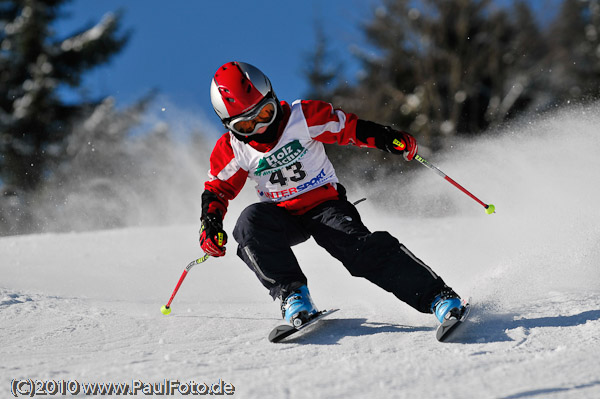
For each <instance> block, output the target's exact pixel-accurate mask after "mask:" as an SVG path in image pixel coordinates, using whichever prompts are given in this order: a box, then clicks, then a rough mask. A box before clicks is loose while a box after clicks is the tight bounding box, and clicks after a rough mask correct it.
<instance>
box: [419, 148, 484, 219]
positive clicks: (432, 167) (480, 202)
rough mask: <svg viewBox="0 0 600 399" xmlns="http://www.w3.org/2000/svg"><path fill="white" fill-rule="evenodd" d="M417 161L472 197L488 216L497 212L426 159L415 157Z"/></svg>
mask: <svg viewBox="0 0 600 399" xmlns="http://www.w3.org/2000/svg"><path fill="white" fill-rule="evenodd" d="M415 159H416V160H417V161H419V162H420V163H421V165H423V166H425V167H427V168H429V169H431V170H432V171H434V172H435V173H436V174H438V175H439V176H441V177H443V178H444V179H445V180H446V181H448V182H449V183H450V184H452V185H453V186H454V187H456V188H458V189H459V190H460V191H462V192H463V193H465V194H467V195H468V196H469V197H471V198H472V199H474V200H475V201H476V202H477V203H478V204H479V205H481V206H483V207H484V208H485V213H487V214H488V215H491V214H492V213H495V212H496V207H495V206H494V205H492V204H486V203H485V202H483V201H481V200H480V199H479V198H477V197H476V196H474V195H473V194H471V193H470V192H469V191H468V190H467V189H466V188H464V187H463V186H461V185H460V184H458V183H457V182H455V181H454V180H452V178H450V177H449V176H447V175H446V174H445V173H444V172H442V171H441V170H439V169H438V168H437V167H436V166H435V165H433V164H431V163H429V162H428V161H427V160H426V159H424V158H423V157H422V156H420V155H419V154H416V155H415Z"/></svg>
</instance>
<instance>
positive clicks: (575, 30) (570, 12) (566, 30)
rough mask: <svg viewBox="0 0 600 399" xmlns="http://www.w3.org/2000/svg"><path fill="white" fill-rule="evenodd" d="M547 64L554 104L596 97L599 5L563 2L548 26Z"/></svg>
mask: <svg viewBox="0 0 600 399" xmlns="http://www.w3.org/2000/svg"><path fill="white" fill-rule="evenodd" d="M549 36H550V37H551V38H552V40H549V43H550V50H551V61H550V65H549V66H548V67H547V68H546V70H545V71H544V74H545V75H546V76H547V82H548V85H549V86H550V87H551V88H552V89H553V92H554V93H555V96H553V100H554V102H555V103H556V104H559V103H562V102H566V101H586V100H594V99H597V98H598V97H599V96H600V2H599V1H598V0H564V1H563V2H562V4H561V8H560V14H559V15H558V17H557V18H556V19H555V21H554V22H553V23H552V24H551V29H550V35H549Z"/></svg>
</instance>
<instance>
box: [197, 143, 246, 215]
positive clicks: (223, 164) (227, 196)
mask: <svg viewBox="0 0 600 399" xmlns="http://www.w3.org/2000/svg"><path fill="white" fill-rule="evenodd" d="M230 137H231V136H230V135H229V133H225V134H224V135H223V136H221V138H220V139H219V140H218V141H217V144H216V145H215V148H214V149H213V151H212V154H211V155H210V169H209V171H208V181H206V182H205V183H204V193H202V218H204V216H206V215H207V214H209V213H210V214H217V215H220V216H221V218H223V217H224V216H225V214H226V213H227V207H228V205H229V201H231V200H232V199H234V198H235V197H237V195H238V194H239V193H240V191H241V190H242V188H243V187H244V184H245V183H246V179H247V177H248V171H246V170H244V169H242V168H241V167H240V165H239V164H238V162H237V160H236V159H235V155H234V153H233V149H232V148H231V141H230Z"/></svg>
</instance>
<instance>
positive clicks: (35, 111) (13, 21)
mask: <svg viewBox="0 0 600 399" xmlns="http://www.w3.org/2000/svg"><path fill="white" fill-rule="evenodd" d="M64 3H67V1H65V0H2V1H0V188H1V189H2V190H1V192H0V204H1V205H2V207H1V211H0V233H2V232H3V233H4V234H6V233H19V232H26V231H30V229H31V226H30V224H31V223H33V221H32V218H33V217H32V214H31V208H32V201H33V198H34V195H33V193H34V192H35V190H36V189H37V188H38V187H39V186H40V184H41V183H42V182H43V181H44V180H45V179H47V178H48V176H50V175H51V174H52V173H53V171H54V170H56V168H57V166H58V165H59V164H61V162H63V161H64V159H65V157H66V146H67V142H68V140H67V138H68V137H69V136H70V135H71V134H72V125H73V122H74V120H76V119H81V118H83V117H84V116H85V115H86V114H90V113H91V112H93V109H94V108H95V106H96V105H97V104H99V103H100V102H101V100H97V101H91V102H89V101H86V102H83V101H82V102H81V103H78V104H67V103H65V102H64V101H63V100H62V99H61V98H60V97H59V95H58V89H59V88H60V87H61V86H63V85H68V86H71V87H78V86H79V85H80V83H81V78H82V76H83V74H85V72H87V71H89V70H90V69H92V68H94V67H96V66H99V65H102V64H104V63H106V62H108V61H109V60H110V59H111V58H112V57H113V56H114V55H116V54H117V53H118V52H119V51H121V49H122V48H123V46H124V45H125V44H126V42H127V39H128V34H127V33H125V34H121V33H119V26H120V16H118V15H117V16H116V15H112V14H107V15H106V16H104V18H103V19H102V20H101V21H100V22H99V23H97V24H96V25H94V26H88V27H85V28H82V29H80V30H79V31H77V32H74V33H73V34H72V35H70V36H68V37H62V38H61V37H56V34H55V32H54V31H53V29H52V24H53V23H55V22H56V21H57V20H58V19H59V18H60V17H61V8H62V6H63V5H64Z"/></svg>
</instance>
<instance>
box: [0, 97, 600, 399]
mask: <svg viewBox="0 0 600 399" xmlns="http://www.w3.org/2000/svg"><path fill="white" fill-rule="evenodd" d="M599 111H600V108H599V107H598V106H593V107H589V108H574V109H569V110H563V111H561V112H557V113H556V114H555V115H552V116H549V117H545V118H540V119H539V120H528V121H524V122H523V123H521V124H518V125H514V126H512V127H508V128H506V129H505V130H502V131H498V132H497V135H495V136H494V137H493V138H488V139H486V140H481V141H477V142H469V143H464V144H458V145H456V146H455V147H454V150H453V151H452V152H450V153H448V154H446V155H445V156H444V157H439V158H434V157H431V158H429V161H430V162H432V163H434V164H435V165H437V166H438V167H439V168H440V169H442V170H443V171H444V172H446V173H447V174H448V175H449V176H451V177H453V178H454V179H455V180H457V181H458V182H460V183H461V184H463V185H464V186H465V187H467V188H468V189H470V190H471V191H473V193H474V194H475V195H478V196H479V197H480V198H481V199H482V200H483V201H486V202H491V203H493V204H495V205H496V210H497V213H496V214H494V215H486V214H485V212H484V209H483V208H482V207H481V206H479V205H478V204H476V203H475V202H474V201H472V200H471V199H469V198H468V197H467V196H465V195H464V194H463V193H461V192H459V191H458V190H456V189H455V188H454V187H452V186H451V185H450V184H448V183H447V182H445V181H444V180H442V179H440V178H439V176H436V175H435V174H433V173H431V171H429V170H427V169H425V168H423V170H422V171H421V172H420V173H419V174H418V175H417V176H416V177H415V178H414V179H411V181H410V183H408V184H403V185H402V186H401V187H397V186H396V185H393V184H388V185H387V186H386V187H387V191H385V194H386V195H387V196H389V199H390V200H392V199H393V200H395V201H397V203H398V208H397V209H395V210H394V209H393V208H389V207H386V208H381V207H376V206H375V205H374V204H375V202H374V201H367V202H365V203H362V204H360V205H359V210H360V211H361V213H362V215H363V218H364V220H365V223H366V225H367V226H368V227H370V228H371V229H372V230H389V231H391V232H392V233H393V234H394V235H395V236H396V237H398V238H399V240H400V241H401V242H403V243H404V244H405V245H406V246H407V247H408V248H409V249H411V250H412V251H413V252H414V253H415V254H416V255H417V256H418V257H420V258H421V259H422V260H424V261H425V262H426V263H428V264H429V265H430V266H431V267H432V268H433V269H434V270H435V271H436V272H438V274H440V275H441V276H442V277H443V278H444V279H445V280H446V282H447V283H448V284H450V285H451V286H452V287H453V288H455V289H456V290H457V291H458V292H459V293H460V294H461V295H463V296H471V297H472V298H473V303H474V308H473V311H472V314H471V318H470V321H469V322H468V323H467V324H465V326H464V328H463V329H462V330H461V331H460V332H457V335H456V336H455V339H453V342H450V343H445V344H440V343H438V342H437V341H436V340H435V327H436V323H437V322H436V321H435V319H434V317H433V316H432V315H427V314H421V313H418V312H416V311H415V310H413V309H412V308H410V307H408V306H407V305H405V304H403V303H401V302H399V301H398V300H396V299H395V298H394V297H393V296H392V295H391V294H388V293H386V292H384V291H382V290H380V289H379V288H377V287H375V286H373V285H371V284H369V283H368V282H367V281H365V280H362V279H357V278H353V277H351V276H350V275H349V274H348V273H347V272H346V271H345V269H344V268H343V267H342V266H341V265H340V264H339V263H338V262H337V261H336V260H335V259H333V258H331V257H330V256H329V255H327V254H326V253H325V251H324V250H322V249H321V248H319V247H318V246H316V244H314V242H312V241H308V242H306V243H304V244H301V245H299V246H297V247H296V254H297V256H298V258H299V260H300V262H301V264H302V265H303V267H304V270H305V272H306V274H307V276H308V278H309V286H310V288H311V292H312V295H313V299H314V301H315V302H316V304H317V306H318V307H320V308H331V307H339V308H340V309H341V310H340V311H339V312H337V313H335V314H334V315H332V316H331V317H330V318H329V319H326V320H324V321H323V322H322V323H319V324H318V326H317V327H315V328H314V329H312V330H309V331H308V332H307V333H306V334H303V335H300V336H298V337H296V338H294V339H291V340H289V341H288V342H286V343H281V344H271V343H269V342H268V341H267V338H266V337H267V334H268V333H269V331H270V330H271V328H272V327H274V326H276V325H278V324H280V323H281V320H280V318H279V310H278V306H279V305H278V303H277V302H273V301H272V300H271V299H270V297H269V296H268V295H267V293H266V291H265V290H264V289H263V288H262V286H261V285H260V284H259V283H258V281H257V280H256V279H255V277H254V275H253V274H252V273H251V272H250V270H249V269H248V268H247V267H246V266H245V265H244V264H243V263H242V262H241V261H240V260H238V259H237V257H236V255H235V244H234V243H233V242H232V243H230V244H229V247H228V248H229V252H228V254H227V255H226V256H225V257H224V258H221V259H212V258H211V259H209V260H208V261H207V262H206V263H204V264H202V265H198V266H196V267H195V268H194V269H192V270H191V271H190V273H189V275H188V277H187V279H186V280H185V281H184V283H183V285H182V287H181V289H180V291H179V293H178V294H177V296H176V298H175V300H174V302H173V305H172V309H173V311H172V313H171V314H170V315H169V316H164V315H162V314H161V313H160V307H161V306H162V305H163V304H165V303H166V302H167V300H168V299H169V297H170V295H171V292H172V290H173V288H174V287H175V284H176V282H177V280H178V279H179V277H180V275H181V273H182V271H183V269H184V267H185V266H186V265H187V264H188V263H189V262H190V261H191V260H194V259H196V258H198V257H199V256H200V255H202V253H201V252H200V250H199V248H198V246H197V230H198V225H197V224H195V220H191V221H190V224H189V225H185V226H171V227H153V228H148V227H137V228H127V229H121V230H113V231H99V232H86V233H66V234H44V235H30V236H20V237H6V238H2V239H0V275H1V276H2V279H1V280H0V334H1V335H0V337H1V339H2V346H1V347H0V359H1V360H0V376H1V378H0V392H1V394H0V395H1V397H3V398H7V397H10V396H12V394H11V387H14V384H13V383H11V381H13V380H19V379H31V380H33V381H36V380H40V381H46V380H55V381H57V382H60V381H63V380H64V381H77V382H79V383H102V382H121V383H130V384H132V383H133V382H134V381H141V382H143V383H148V384H149V383H159V382H164V380H165V379H167V380H178V381H180V383H181V384H184V383H187V382H192V381H193V382H195V383H197V384H202V383H206V384H209V385H210V384H213V383H217V382H219V380H221V381H224V382H225V383H228V384H231V386H229V388H231V387H234V388H235V389H234V391H233V397H239V398H312V399H316V398H328V399H331V398H478V399H481V398H505V399H508V398H527V399H529V398H578V399H580V398H599V397H600V357H599V356H598V354H599V353H600V333H599V331H600V241H599V238H600V212H599V211H598V202H599V201H600V178H599V177H598V173H600V156H599V154H600V128H599V126H600V117H599V115H600V112H599ZM388 183H389V181H388ZM197 184H198V185H201V182H197ZM251 191H252V190H251V189H250V190H249V192H247V193H245V194H243V195H242V197H241V198H239V199H237V200H236V201H234V203H233V204H232V208H231V211H230V212H229V214H228V219H227V220H226V228H227V229H228V231H231V229H232V227H233V224H234V222H235V218H236V215H237V214H238V213H239V211H240V210H241V209H242V207H243V206H244V205H245V204H247V201H249V200H254V199H253V198H251V194H252V192H251ZM363 194H366V196H367V197H368V196H369V193H368V192H367V193H358V192H351V193H350V199H358V198H360V196H362V195H363ZM434 215H435V216H434ZM21 387H23V386H21ZM228 392H230V393H231V392H232V391H231V390H230V391H228ZM137 393H138V396H143V395H144V393H143V392H142V391H139V390H138V391H137ZM61 396H62V395H61ZM71 396H72V395H66V396H64V397H71ZM84 396H85V395H84V394H83V392H80V393H79V394H78V395H74V396H72V397H84ZM88 397H89V396H88ZM96 397H107V395H105V396H100V395H96ZM148 397H150V395H148ZM173 397H183V396H182V395H179V394H178V393H177V392H175V394H174V395H173Z"/></svg>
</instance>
